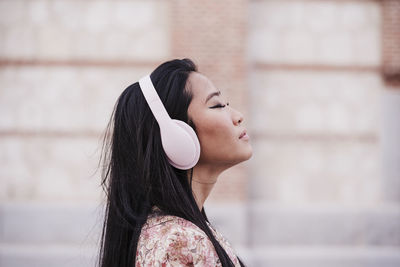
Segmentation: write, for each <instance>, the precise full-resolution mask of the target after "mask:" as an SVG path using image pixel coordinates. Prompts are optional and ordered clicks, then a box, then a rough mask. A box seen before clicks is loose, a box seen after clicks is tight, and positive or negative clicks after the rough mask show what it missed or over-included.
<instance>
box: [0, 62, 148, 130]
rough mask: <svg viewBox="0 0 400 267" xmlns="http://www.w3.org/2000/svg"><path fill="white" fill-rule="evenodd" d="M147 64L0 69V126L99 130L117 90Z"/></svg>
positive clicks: (109, 113) (140, 71)
mask: <svg viewBox="0 0 400 267" xmlns="http://www.w3.org/2000/svg"><path fill="white" fill-rule="evenodd" d="M149 71H150V69H149V68H148V67H147V68H111V69H109V68H96V67H82V68H74V67H68V66H65V67H56V68H54V67H29V66H27V67H11V66H10V67H4V68H1V69H0V87H1V88H2V90H1V92H0V113H1V114H2V116H1V117H0V129H1V130H3V131H4V130H6V131H61V132H63V131H64V132H74V131H76V132H79V131H80V132H85V131H86V132H87V131H94V132H100V131H103V130H104V129H105V127H106V125H107V122H108V120H109V118H110V116H111V112H112V109H113V106H114V104H115V103H116V101H117V99H118V96H119V95H120V94H121V93H122V91H123V90H124V89H125V88H126V87H128V86H129V85H130V84H132V83H134V82H136V81H137V80H138V79H139V78H140V77H141V75H144V74H146V73H147V72H149Z"/></svg>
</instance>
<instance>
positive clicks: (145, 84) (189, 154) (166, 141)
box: [139, 75, 200, 170]
mask: <svg viewBox="0 0 400 267" xmlns="http://www.w3.org/2000/svg"><path fill="white" fill-rule="evenodd" d="M139 86H140V89H141V90H142V92H143V95H144V98H145V99H146V101H147V104H148V105H149V107H150V110H151V112H152V113H153V115H154V117H155V119H156V121H157V122H158V125H159V127H160V135H161V143H162V146H163V149H164V152H165V154H166V155H167V157H168V161H169V163H170V164H171V165H172V166H174V167H175V168H178V169H182V170H187V169H190V168H192V167H193V166H194V165H196V163H197V162H198V160H199V158H200V142H199V140H198V138H197V135H196V133H195V131H194V130H193V128H192V127H190V126H189V125H188V124H187V123H186V122H184V121H181V120H175V119H171V117H170V116H169V114H168V112H167V110H166V109H165V107H164V105H163V103H162V102H161V99H160V97H159V96H158V94H157V91H156V89H155V88H154V85H153V83H152V81H151V79H150V75H146V76H144V77H142V78H141V79H140V80H139Z"/></svg>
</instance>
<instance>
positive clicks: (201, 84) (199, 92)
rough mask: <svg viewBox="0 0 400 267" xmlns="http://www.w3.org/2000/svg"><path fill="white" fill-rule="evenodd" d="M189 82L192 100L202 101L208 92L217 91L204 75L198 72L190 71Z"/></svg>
mask: <svg viewBox="0 0 400 267" xmlns="http://www.w3.org/2000/svg"><path fill="white" fill-rule="evenodd" d="M189 83H190V89H191V91H192V94H193V100H196V101H202V102H203V103H204V102H205V101H206V98H207V96H208V95H209V94H210V93H212V92H215V91H218V90H217V89H216V88H215V86H214V85H213V83H212V82H211V81H210V80H209V79H208V78H207V77H206V76H204V75H203V74H201V73H198V72H192V73H190V75H189Z"/></svg>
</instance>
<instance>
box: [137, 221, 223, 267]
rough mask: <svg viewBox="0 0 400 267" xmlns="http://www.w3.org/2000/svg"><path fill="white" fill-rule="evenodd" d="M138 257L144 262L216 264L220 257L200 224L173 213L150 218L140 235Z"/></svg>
mask: <svg viewBox="0 0 400 267" xmlns="http://www.w3.org/2000/svg"><path fill="white" fill-rule="evenodd" d="M136 257H137V261H136V262H137V263H140V262H141V263H143V265H144V264H154V265H157V264H164V263H170V264H194V265H195V266H196V265H197V264H201V265H204V264H206V265H210V266H216V265H218V264H217V261H219V259H218V256H217V254H216V252H215V249H214V246H213V245H212V243H211V241H210V240H209V238H208V236H207V235H206V234H205V233H204V232H203V231H202V230H201V229H200V228H199V227H197V226H196V225H195V224H193V223H192V222H190V221H188V220H185V219H183V218H180V217H176V216H171V215H163V216H155V217H150V218H149V219H148V220H147V222H146V223H145V224H144V225H143V228H142V232H141V234H140V237H139V242H138V248H137V256H136ZM137 266H142V265H137Z"/></svg>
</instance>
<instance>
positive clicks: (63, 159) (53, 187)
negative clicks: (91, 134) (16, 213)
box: [0, 137, 102, 202]
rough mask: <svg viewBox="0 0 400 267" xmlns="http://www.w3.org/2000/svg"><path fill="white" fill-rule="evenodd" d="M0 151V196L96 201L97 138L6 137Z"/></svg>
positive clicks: (98, 145)
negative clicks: (0, 187) (0, 166)
mask: <svg viewBox="0 0 400 267" xmlns="http://www.w3.org/2000/svg"><path fill="white" fill-rule="evenodd" d="M0 150H1V151H2V153H1V164H2V166H3V167H2V168H0V180H1V183H2V188H3V189H2V191H1V193H2V195H1V196H0V199H2V200H8V201H18V200H52V201H53V200H54V201H73V202H83V201H98V200H100V196H101V194H102V190H101V187H100V182H101V181H100V180H101V178H100V169H97V163H98V160H99V156H100V150H101V144H100V139H96V138H85V137H82V138H68V137H66V138H62V137H60V138H46V137H32V138H18V137H6V138H2V139H0Z"/></svg>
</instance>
